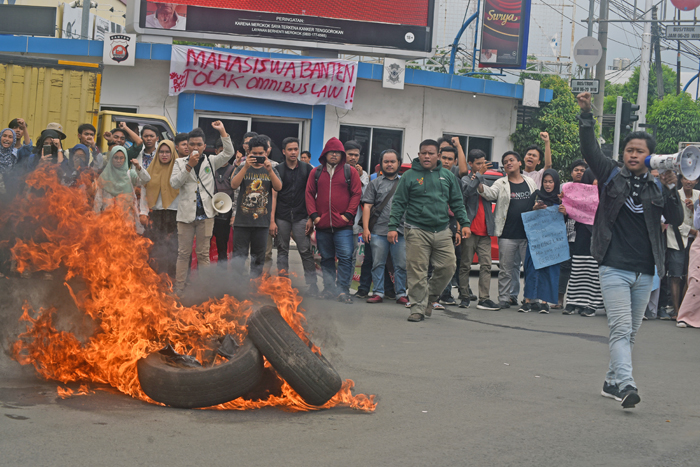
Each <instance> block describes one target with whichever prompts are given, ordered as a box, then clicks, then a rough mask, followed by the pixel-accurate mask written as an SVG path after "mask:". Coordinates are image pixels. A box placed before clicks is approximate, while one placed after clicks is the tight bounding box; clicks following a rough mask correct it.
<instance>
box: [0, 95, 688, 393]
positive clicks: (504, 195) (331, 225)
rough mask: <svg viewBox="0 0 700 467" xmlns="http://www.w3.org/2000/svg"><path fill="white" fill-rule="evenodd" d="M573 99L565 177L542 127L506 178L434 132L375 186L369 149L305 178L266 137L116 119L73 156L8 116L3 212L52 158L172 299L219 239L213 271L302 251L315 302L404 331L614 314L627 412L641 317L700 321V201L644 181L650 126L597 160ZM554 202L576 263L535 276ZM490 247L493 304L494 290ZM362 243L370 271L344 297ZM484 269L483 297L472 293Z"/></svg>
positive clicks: (386, 164) (300, 161)
mask: <svg viewBox="0 0 700 467" xmlns="http://www.w3.org/2000/svg"><path fill="white" fill-rule="evenodd" d="M578 100H579V105H580V106H581V110H582V112H581V116H580V117H579V120H580V123H579V127H580V136H581V153H582V154H583V156H584V157H583V159H579V160H576V161H574V162H573V163H572V164H571V166H570V167H569V168H567V169H566V170H565V171H564V170H562V171H561V172H558V171H557V170H554V169H553V168H552V151H551V142H550V135H549V134H548V133H546V132H543V133H540V139H541V141H542V142H543V143H544V149H542V148H541V147H540V146H537V145H533V146H530V147H528V148H527V149H526V150H525V155H524V156H521V155H520V154H519V153H517V152H515V151H507V152H505V153H504V154H503V155H502V156H501V161H500V162H501V164H502V166H503V171H502V172H498V171H493V170H492V167H493V164H492V163H491V162H489V161H488V157H487V155H486V154H485V153H484V152H483V151H482V150H479V149H472V150H470V151H468V154H465V152H464V149H463V148H462V146H461V144H460V142H459V139H458V138H456V137H452V138H443V137H441V138H439V139H437V140H433V139H426V140H424V141H423V142H421V143H420V145H419V148H418V154H417V157H415V158H413V159H412V160H411V162H410V168H409V167H405V166H404V165H403V160H402V156H401V154H399V153H398V152H397V151H395V150H393V149H387V150H385V151H383V152H382V153H381V155H380V156H379V167H378V170H376V171H375V172H376V173H373V174H372V175H371V177H370V174H368V173H367V172H366V170H365V168H364V167H363V165H362V160H361V159H362V155H361V153H362V149H363V148H362V145H361V144H360V143H358V142H357V141H352V140H350V141H346V142H345V143H342V142H341V141H340V140H338V139H337V138H331V139H329V140H328V141H327V142H326V144H325V146H324V148H323V151H322V152H321V154H319V157H318V161H319V165H318V166H316V167H313V166H312V165H311V160H312V158H311V153H309V151H300V149H301V144H300V141H299V140H298V139H297V138H294V137H289V138H286V139H284V141H283V142H282V147H281V153H282V156H283V158H282V159H281V162H279V163H278V162H275V161H273V160H272V159H271V158H270V154H271V151H272V148H273V145H272V144H271V139H270V138H269V137H268V136H266V135H259V134H256V133H252V132H249V133H246V134H245V135H243V137H242V139H241V141H238V142H237V146H238V148H237V149H236V147H235V146H234V142H233V141H232V140H231V137H230V136H229V135H228V134H227V132H226V129H225V128H224V125H223V123H222V122H220V121H216V122H214V123H212V128H213V129H214V130H215V131H217V132H218V134H219V137H218V139H217V140H216V141H206V137H205V132H204V131H203V130H202V129H201V128H195V129H193V130H192V131H191V132H189V133H186V134H177V135H175V137H174V140H172V141H171V140H168V139H163V140H160V139H161V138H160V137H161V135H160V134H159V131H158V130H157V129H156V128H154V127H152V126H150V125H144V126H143V127H142V128H141V129H140V132H136V131H133V130H132V129H131V128H129V127H128V126H127V125H126V124H125V123H123V122H122V123H120V124H119V125H118V127H117V128H114V129H113V130H111V131H108V132H105V133H104V134H103V135H102V136H103V138H104V140H105V141H106V142H107V145H108V148H109V149H108V151H107V153H106V154H103V153H102V152H101V151H100V149H99V147H98V146H97V144H96V129H95V127H94V126H92V125H90V124H83V125H80V126H79V127H78V135H77V136H78V140H79V143H78V144H76V145H75V146H74V147H72V148H70V149H66V148H64V147H63V143H62V142H63V140H64V139H65V138H66V135H65V134H64V133H63V129H62V126H61V125H60V124H58V123H50V124H49V125H48V126H47V127H46V129H44V130H42V131H41V132H40V133H39V135H38V137H37V138H36V144H34V143H32V140H31V138H30V131H29V129H28V126H27V123H26V121H25V120H24V119H22V118H16V119H13V120H12V121H11V122H10V124H9V125H8V128H6V129H4V130H2V132H1V133H0V196H1V197H2V200H3V202H10V200H11V199H12V198H13V197H14V196H18V195H21V194H22V192H23V190H24V189H26V187H24V184H23V180H24V179H25V178H26V176H27V175H28V174H29V173H30V172H32V171H33V170H35V169H36V168H37V167H40V166H45V165H55V166H56V174H57V176H58V179H59V180H60V183H62V184H63V185H65V186H68V187H73V186H76V185H80V186H79V187H76V188H78V189H84V190H85V192H86V196H90V197H91V198H90V199H92V200H93V206H94V210H95V212H96V213H98V214H99V213H101V212H102V211H104V210H105V209H108V208H110V207H111V206H113V205H115V204H118V205H120V206H122V208H123V209H124V210H125V211H126V212H127V213H128V215H129V217H130V219H131V220H132V221H133V223H134V226H135V229H136V230H137V231H138V232H139V233H141V234H143V235H145V236H146V237H147V238H149V239H151V240H152V243H153V246H152V248H151V251H150V255H151V258H152V264H153V267H154V268H155V269H156V270H157V271H158V272H160V273H164V274H167V275H168V276H169V277H170V278H171V280H172V282H173V290H174V293H176V294H178V295H180V294H182V293H183V291H184V290H185V287H186V284H187V278H188V274H189V271H190V269H191V267H192V265H191V262H192V256H193V254H192V252H193V249H194V252H195V256H196V260H197V267H200V268H203V267H207V266H208V265H209V262H210V251H209V250H210V245H211V244H212V237H214V239H215V241H214V244H215V246H216V250H217V263H218V266H219V267H226V266H227V264H228V262H229V261H230V262H231V263H232V269H233V270H234V271H237V272H238V273H241V272H243V270H244V267H245V264H246V262H247V261H248V262H249V272H248V273H247V275H248V277H249V278H250V279H251V280H254V279H256V278H258V277H260V276H262V275H264V274H269V273H270V271H271V266H272V250H273V247H274V246H276V247H277V273H278V274H279V275H287V274H288V270H289V254H290V251H291V247H290V245H291V241H292V240H293V241H294V243H295V244H296V249H297V252H298V254H299V256H300V258H301V262H302V266H303V271H304V279H305V282H306V286H307V289H306V291H305V292H304V294H305V295H306V296H314V297H318V298H323V299H329V300H337V301H340V302H343V303H347V304H352V303H353V302H354V301H355V300H358V299H364V300H366V303H369V304H379V303H383V302H384V301H387V300H391V301H395V302H396V303H397V304H399V305H402V306H405V307H407V308H409V309H410V311H409V316H408V320H409V321H412V322H417V321H422V320H424V319H425V317H429V316H431V315H432V312H433V311H435V310H444V309H445V306H459V307H461V308H468V307H470V306H471V303H472V302H476V308H477V309H480V310H491V311H495V310H501V309H508V308H511V307H512V308H517V311H518V312H521V313H528V312H539V313H543V314H546V313H550V311H552V310H561V311H562V313H563V314H565V315H573V314H579V315H580V316H583V317H590V316H594V315H596V313H598V314H606V315H607V318H608V323H609V326H610V354H611V359H610V368H609V371H608V374H607V376H606V380H605V383H604V388H603V395H604V396H606V397H611V398H615V399H618V400H622V401H623V406H625V404H627V405H626V406H628V407H632V406H634V404H635V403H636V402H635V401H637V402H638V399H639V397H638V393H637V392H636V385H635V384H634V380H633V379H632V376H631V374H632V373H631V357H630V355H631V347H632V344H633V342H634V339H635V335H636V332H637V330H638V329H639V326H640V325H641V322H642V321H643V320H645V319H656V318H658V319H662V320H676V325H677V326H678V327H681V328H685V327H700V272H698V271H700V242H695V241H694V240H695V238H696V237H697V235H698V228H699V227H700V209H699V206H698V204H699V200H698V199H699V197H700V191H699V190H696V189H695V185H696V183H697V181H696V180H688V179H686V178H684V177H682V176H679V177H678V179H677V177H676V174H674V173H673V172H670V171H667V172H664V173H661V174H659V173H657V172H655V171H648V170H647V168H646V166H645V165H644V158H645V157H646V156H647V155H649V154H652V153H653V152H654V150H655V141H654V139H653V137H651V136H650V135H649V134H647V133H645V132H633V133H631V134H629V135H628V136H627V138H626V139H625V140H624V141H623V142H622V148H623V149H622V152H623V154H622V155H623V161H622V162H621V163H618V162H615V161H613V160H612V159H609V158H606V157H605V156H603V154H602V152H601V150H600V147H599V146H598V143H597V141H596V138H595V135H594V133H593V127H594V120H593V119H592V117H591V114H590V95H588V96H587V95H586V94H583V95H580V96H579V98H578ZM207 143H209V147H212V146H213V147H214V151H213V153H209V152H208V151H207ZM490 170H491V172H489V171H490ZM86 173H88V174H90V175H91V177H87V178H86V177H83V175H84V174H86ZM487 173H488V175H489V177H488V178H487ZM494 175H496V176H495V177H494ZM562 176H563V177H565V178H566V179H570V180H571V181H570V182H568V183H574V184H577V183H578V184H585V185H597V192H598V197H599V200H598V202H599V206H598V209H597V211H596V219H595V222H594V223H593V225H589V224H587V223H582V222H579V221H577V220H575V219H573V218H571V217H569V215H568V213H567V210H566V208H565V206H564V203H563V202H562V199H563V194H562V182H561V177H562ZM494 178H495V181H494ZM86 180H90V181H91V182H89V184H90V186H85V184H86V183H88V182H86ZM676 183H679V187H678V188H676V187H675V184H676ZM220 193H221V194H225V196H224V197H223V198H221V196H222V195H218V197H217V199H219V198H221V199H226V198H228V199H230V200H231V203H230V204H229V206H230V209H228V208H227V209H223V208H221V206H219V205H218V204H219V203H218V202H217V203H215V202H214V199H215V196H216V195H217V194H220ZM221 203H223V204H222V205H226V203H225V202H223V201H222V202H221ZM548 208H552V209H556V210H557V211H558V212H559V213H561V216H560V218H561V222H562V228H565V230H566V238H567V240H568V250H569V253H570V254H569V256H570V259H568V260H567V261H564V262H563V263H561V264H553V265H549V266H547V267H541V268H539V269H538V268H536V267H535V264H534V261H533V252H532V251H531V245H530V243H529V242H528V236H527V232H526V229H525V224H524V222H523V214H525V213H529V212H532V211H537V210H540V209H548ZM231 237H232V238H231ZM494 237H495V238H496V239H497V243H498V250H499V255H498V260H499V272H498V280H497V290H498V297H497V298H496V297H493V298H492V296H491V269H492V251H491V250H492V239H493V238H494ZM312 238H315V241H316V245H317V249H318V253H319V254H320V272H321V282H322V286H323V287H322V289H320V288H319V285H318V282H319V281H318V274H317V265H316V262H315V260H314V253H313V248H312ZM230 240H232V242H231V243H232V252H231V258H229V248H230V247H229V245H230ZM361 244H363V245H364V260H363V263H362V265H361V268H360V276H359V285H358V288H357V292H356V293H355V294H351V291H350V287H351V283H352V280H353V274H354V271H355V263H356V258H357V257H358V249H359V248H360V245H361ZM474 260H476V262H478V266H479V277H478V282H477V288H476V291H477V293H478V295H477V294H475V293H474V292H472V289H471V287H470V272H471V268H472V264H473V263H474ZM0 268H1V269H0V273H1V274H2V275H6V274H10V273H12V260H11V257H10V254H9V249H8V248H3V249H1V250H0ZM521 270H522V271H523V275H524V286H523V298H524V299H523V300H522V302H519V301H518V297H519V295H520V282H521V279H520V278H521ZM453 289H456V290H457V297H456V298H457V300H455V296H454V295H453Z"/></svg>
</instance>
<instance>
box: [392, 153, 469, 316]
mask: <svg viewBox="0 0 700 467" xmlns="http://www.w3.org/2000/svg"><path fill="white" fill-rule="evenodd" d="M419 148H420V149H419V153H418V157H417V158H416V159H413V162H412V164H411V168H410V169H409V170H407V171H406V172H405V173H404V174H403V176H402V177H401V180H399V186H398V188H397V189H396V194H395V195H394V198H393V201H392V205H391V215H390V221H389V227H388V230H389V232H388V234H387V241H388V242H389V244H394V243H396V242H398V241H399V226H400V225H401V222H402V220H403V218H404V215H405V216H406V219H405V221H404V232H405V239H406V276H407V286H408V300H409V302H410V303H409V304H407V305H406V306H411V307H415V308H414V309H412V310H411V311H412V313H411V314H410V315H409V317H408V320H409V321H412V322H417V321H423V319H424V318H425V316H430V315H431V314H432V312H433V309H444V307H442V305H440V304H439V303H438V302H437V301H438V297H439V296H440V293H441V292H442V291H443V290H444V288H445V286H446V285H447V284H448V283H449V282H450V279H451V278H452V275H453V274H454V272H455V267H456V264H457V258H455V250H454V243H453V240H452V232H451V230H450V228H449V211H450V208H451V209H452V211H453V212H454V214H455V217H456V218H457V222H459V225H460V226H461V229H460V232H458V233H457V235H456V238H455V243H459V242H460V241H461V240H462V239H465V238H468V237H469V235H470V234H471V232H470V230H469V218H468V217H467V212H466V210H465V209H464V201H463V200H462V191H461V189H460V186H459V182H458V181H457V178H456V177H455V176H454V175H453V174H452V173H451V172H450V171H449V170H447V169H444V168H443V167H442V163H441V162H440V160H439V157H438V142H437V141H435V140H431V139H427V140H425V141H423V142H422V143H421V144H420V146H419ZM431 263H432V265H433V268H434V269H433V275H432V277H430V280H428V266H429V264H431Z"/></svg>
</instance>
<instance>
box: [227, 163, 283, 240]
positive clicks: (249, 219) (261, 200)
mask: <svg viewBox="0 0 700 467" xmlns="http://www.w3.org/2000/svg"><path fill="white" fill-rule="evenodd" d="M242 168H243V165H241V166H240V167H238V168H237V169H236V171H235V172H234V173H233V175H234V177H235V176H236V174H237V173H238V172H240V171H241V169H242ZM272 170H275V173H276V172H277V170H276V169H272ZM278 177H279V175H278ZM238 189H239V190H240V191H239V192H238V206H236V220H235V221H234V222H233V226H234V227H269V226H270V210H271V209H272V180H270V174H268V173H267V169H266V168H265V167H260V168H259V169H255V168H253V167H250V168H249V169H248V171H247V172H246V174H245V177H243V182H241V186H240V187H239V188H238Z"/></svg>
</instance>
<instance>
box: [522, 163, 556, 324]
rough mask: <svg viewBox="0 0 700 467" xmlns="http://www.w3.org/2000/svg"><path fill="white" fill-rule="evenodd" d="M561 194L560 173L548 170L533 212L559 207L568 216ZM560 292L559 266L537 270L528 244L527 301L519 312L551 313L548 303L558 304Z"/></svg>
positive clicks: (544, 175)
mask: <svg viewBox="0 0 700 467" xmlns="http://www.w3.org/2000/svg"><path fill="white" fill-rule="evenodd" d="M559 192H560V183H559V173H558V172H557V171H556V170H554V169H546V170H545V171H544V173H543V174H542V186H541V187H540V189H539V190H537V191H535V196H536V199H537V202H536V203H535V206H534V207H533V210H536V209H545V208H548V207H550V206H559V212H561V213H562V214H564V215H566V208H564V206H563V205H562V204H561V200H560V199H559ZM558 291H559V265H558V264H554V265H552V266H547V267H544V268H541V269H535V264H534V263H533V261H532V255H531V254H530V246H529V242H528V248H527V251H526V252H525V288H524V292H523V296H524V297H525V301H524V302H523V305H522V306H521V307H520V309H519V310H518V311H519V312H521V313H527V312H529V311H539V312H540V313H549V305H548V304H547V303H557V300H558ZM538 300H542V303H539V302H538Z"/></svg>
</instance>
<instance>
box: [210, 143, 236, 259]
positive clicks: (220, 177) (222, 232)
mask: <svg viewBox="0 0 700 467" xmlns="http://www.w3.org/2000/svg"><path fill="white" fill-rule="evenodd" d="M223 150H224V143H223V141H221V138H218V139H217V140H216V143H215V144H214V151H215V152H216V154H221V152H222V151H223ZM233 160H234V158H233V157H232V158H231V159H229V160H228V161H226V163H225V164H224V165H222V166H221V167H219V168H218V169H216V176H215V177H214V186H215V188H214V194H216V193H226V194H227V195H228V196H229V198H231V201H232V202H233V197H234V193H235V191H236V190H234V189H233V188H231V179H232V178H233V171H234V170H235V169H236V167H234V165H233ZM232 225H233V206H232V207H231V209H229V211H228V212H223V213H221V212H217V213H216V216H214V230H213V231H212V235H213V236H214V239H215V241H216V255H217V263H219V264H221V265H222V266H223V265H226V264H227V263H228V240H229V238H231V226H232Z"/></svg>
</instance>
